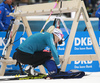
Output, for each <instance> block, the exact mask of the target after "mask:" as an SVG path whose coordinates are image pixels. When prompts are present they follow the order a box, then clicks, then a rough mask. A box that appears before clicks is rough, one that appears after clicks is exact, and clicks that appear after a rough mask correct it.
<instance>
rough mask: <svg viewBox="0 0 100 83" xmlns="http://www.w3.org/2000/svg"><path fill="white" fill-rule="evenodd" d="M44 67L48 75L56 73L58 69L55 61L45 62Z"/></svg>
mask: <svg viewBox="0 0 100 83" xmlns="http://www.w3.org/2000/svg"><path fill="white" fill-rule="evenodd" d="M44 65H45V67H46V68H47V70H48V73H49V74H52V73H57V70H58V68H57V65H56V63H55V61H53V60H47V61H46V62H45V64H44Z"/></svg>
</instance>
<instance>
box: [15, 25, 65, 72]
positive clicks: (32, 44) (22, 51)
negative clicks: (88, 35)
mask: <svg viewBox="0 0 100 83" xmlns="http://www.w3.org/2000/svg"><path fill="white" fill-rule="evenodd" d="M63 36H64V35H63V34H62V31H61V30H60V29H58V28H55V27H54V26H51V27H49V29H48V30H47V32H43V33H36V34H33V35H31V36H30V37H28V38H27V39H26V40H25V41H24V42H23V43H22V44H20V45H19V47H18V48H17V49H16V50H17V51H16V52H15V53H14V55H13V58H14V59H17V61H18V62H21V63H23V64H29V65H32V66H33V67H34V68H35V67H37V66H39V65H44V66H45V67H46V68H47V70H48V72H49V73H57V72H58V68H57V65H59V64H60V62H59V57H58V52H57V49H56V47H55V44H56V43H58V42H59V41H61V40H62V39H63ZM47 46H48V47H49V48H50V50H51V52H44V51H43V50H44V49H45V47H47ZM52 57H53V58H54V60H52ZM26 69H27V68H26ZM28 69H29V68H28Z"/></svg>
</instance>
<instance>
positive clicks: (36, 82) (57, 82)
mask: <svg viewBox="0 0 100 83" xmlns="http://www.w3.org/2000/svg"><path fill="white" fill-rule="evenodd" d="M8 77H9V76H1V77H0V79H2V78H8ZM40 82H41V83H61V82H62V83H100V72H86V76H84V77H83V78H81V79H51V80H46V79H33V80H14V81H0V83H40Z"/></svg>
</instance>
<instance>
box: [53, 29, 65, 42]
mask: <svg viewBox="0 0 100 83" xmlns="http://www.w3.org/2000/svg"><path fill="white" fill-rule="evenodd" d="M53 34H55V35H56V36H57V37H59V39H60V40H62V39H63V36H64V35H63V34H62V31H61V30H60V29H58V28H55V29H54V30H53Z"/></svg>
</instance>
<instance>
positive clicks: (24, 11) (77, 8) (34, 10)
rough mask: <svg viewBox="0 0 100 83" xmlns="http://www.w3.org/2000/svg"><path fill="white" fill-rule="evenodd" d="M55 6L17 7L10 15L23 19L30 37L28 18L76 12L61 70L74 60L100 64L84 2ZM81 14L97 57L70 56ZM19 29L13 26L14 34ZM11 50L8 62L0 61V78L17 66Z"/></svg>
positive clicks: (67, 2)
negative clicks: (6, 71) (7, 69)
mask: <svg viewBox="0 0 100 83" xmlns="http://www.w3.org/2000/svg"><path fill="white" fill-rule="evenodd" d="M54 5H55V2H53V3H44V4H35V5H27V6H20V7H17V9H16V12H14V13H12V14H10V15H11V16H14V17H15V18H16V20H20V19H22V22H23V23H24V25H25V29H26V33H27V35H28V36H30V35H32V32H31V30H30V27H29V24H28V21H27V19H26V16H34V15H45V14H50V12H51V11H53V14H58V13H60V12H61V13H68V12H76V15H75V18H74V21H73V24H72V28H71V32H70V35H69V39H68V43H67V46H66V50H65V53H64V56H61V59H60V60H61V70H62V71H65V69H66V66H67V64H68V63H69V62H71V61H74V60H98V61H99V63H100V56H99V54H100V50H99V45H98V43H97V40H96V37H95V34H94V31H93V28H92V25H91V23H90V19H89V17H88V14H87V11H86V8H85V5H84V2H83V1H81V0H71V1H62V8H60V2H59V3H58V5H57V6H56V8H55V9H53V6H54ZM81 13H82V14H83V17H84V21H85V23H86V26H87V29H88V32H89V35H90V38H91V41H92V43H93V47H94V50H95V53H96V54H95V55H70V51H71V48H72V44H73V40H74V37H75V33H76V29H77V26H78V22H79V18H80V14H81ZM17 27H18V25H15V24H14V25H13V28H14V30H13V33H12V34H14V33H15V30H16V28H17ZM33 28H34V27H33ZM15 35H16V34H15ZM15 35H14V37H13V39H12V42H13V41H14V39H15ZM11 50H12V45H10V46H9V47H8V51H7V53H6V56H5V58H6V60H4V59H3V60H0V62H2V65H1V69H0V76H3V75H4V73H5V69H6V66H7V65H8V64H15V63H16V60H13V59H11V58H9V56H10V52H11ZM39 68H40V71H41V72H42V73H45V69H44V67H43V66H39Z"/></svg>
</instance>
